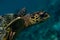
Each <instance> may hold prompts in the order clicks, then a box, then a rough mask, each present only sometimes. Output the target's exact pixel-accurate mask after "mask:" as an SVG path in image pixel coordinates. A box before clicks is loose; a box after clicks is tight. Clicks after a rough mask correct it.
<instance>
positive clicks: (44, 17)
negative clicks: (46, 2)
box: [39, 12, 50, 19]
mask: <svg viewBox="0 0 60 40" xmlns="http://www.w3.org/2000/svg"><path fill="white" fill-rule="evenodd" d="M39 15H40V18H41V19H47V18H49V17H50V16H49V14H48V13H47V12H40V13H39Z"/></svg>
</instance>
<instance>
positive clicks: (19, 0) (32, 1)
mask: <svg viewBox="0 0 60 40" xmlns="http://www.w3.org/2000/svg"><path fill="white" fill-rule="evenodd" d="M23 7H26V8H27V10H28V13H31V12H35V11H38V10H45V11H46V12H48V13H49V14H50V16H51V17H50V18H49V19H48V20H47V21H45V22H43V23H41V24H37V25H34V26H32V27H29V28H27V29H25V30H24V31H22V32H20V33H19V34H18V35H17V37H16V38H15V40H48V37H47V36H46V35H47V33H48V32H50V31H52V33H57V35H58V34H59V35H60V33H59V32H60V0H0V15H4V14H7V13H16V12H17V10H19V9H21V8H23ZM56 31H57V32H56ZM49 35H50V34H49ZM57 37H58V36H57ZM57 37H56V38H57ZM59 37H60V36H59ZM56 40H59V39H58V38H57V39H56Z"/></svg>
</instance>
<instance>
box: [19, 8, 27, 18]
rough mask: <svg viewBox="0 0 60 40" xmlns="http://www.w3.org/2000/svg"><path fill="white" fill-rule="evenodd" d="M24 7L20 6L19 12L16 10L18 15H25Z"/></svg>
mask: <svg viewBox="0 0 60 40" xmlns="http://www.w3.org/2000/svg"><path fill="white" fill-rule="evenodd" d="M26 11H27V10H26V8H22V9H21V10H20V11H19V12H18V16H21V17H22V16H25V15H26Z"/></svg>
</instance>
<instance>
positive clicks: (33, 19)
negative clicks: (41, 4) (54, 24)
mask: <svg viewBox="0 0 60 40" xmlns="http://www.w3.org/2000/svg"><path fill="white" fill-rule="evenodd" d="M33 17H34V18H31V17H30V22H31V24H35V23H36V22H37V21H40V17H39V15H38V14H35V15H34V16H33Z"/></svg>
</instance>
